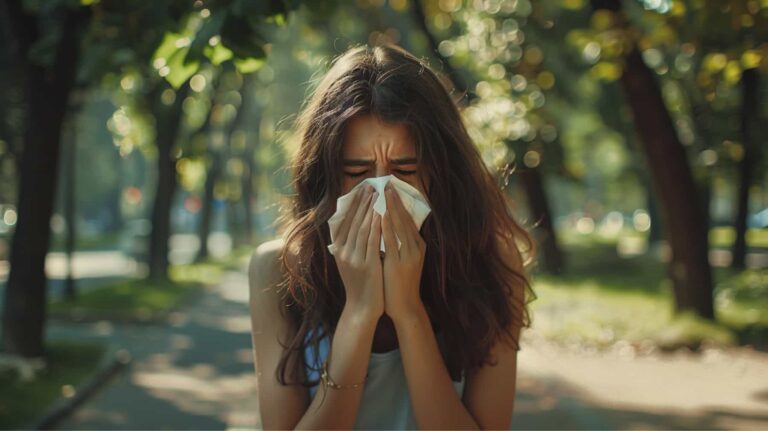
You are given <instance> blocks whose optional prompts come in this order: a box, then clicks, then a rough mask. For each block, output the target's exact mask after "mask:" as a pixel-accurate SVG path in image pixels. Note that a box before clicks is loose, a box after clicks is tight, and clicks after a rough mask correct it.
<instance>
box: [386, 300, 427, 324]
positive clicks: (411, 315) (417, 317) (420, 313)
mask: <svg viewBox="0 0 768 431" xmlns="http://www.w3.org/2000/svg"><path fill="white" fill-rule="evenodd" d="M388 314H389V313H388ZM390 317H391V318H392V322H394V323H395V326H398V325H413V324H416V323H420V322H421V321H423V320H426V321H427V322H429V315H428V314H427V309H426V307H424V303H423V302H421V301H418V302H417V303H415V304H413V305H412V306H410V307H404V308H403V309H402V310H401V311H400V312H399V313H396V314H395V315H390Z"/></svg>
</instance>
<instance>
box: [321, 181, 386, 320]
mask: <svg viewBox="0 0 768 431" xmlns="http://www.w3.org/2000/svg"><path fill="white" fill-rule="evenodd" d="M361 189H362V190H360V191H359V192H358V193H357V194H355V196H354V198H353V200H352V204H351V205H350V207H349V210H348V211H347V213H346V215H345V217H344V220H343V221H342V222H341V224H340V225H339V228H338V229H339V231H338V232H337V233H336V234H335V235H334V236H335V241H334V243H333V244H332V246H331V248H333V257H334V259H335V260H336V266H337V267H338V268H339V274H340V275H341V281H342V282H343V283H344V290H345V292H346V295H347V298H346V304H345V306H344V307H345V309H349V311H351V312H353V313H355V314H360V315H361V316H364V317H368V318H372V319H376V320H378V318H379V317H381V315H382V314H384V281H383V280H384V273H383V269H382V263H381V258H380V256H379V245H380V243H381V216H380V215H379V213H377V212H376V211H374V210H373V203H374V202H375V201H376V197H377V195H378V193H376V192H375V191H374V189H373V187H371V186H369V185H366V186H364V187H362V188H361Z"/></svg>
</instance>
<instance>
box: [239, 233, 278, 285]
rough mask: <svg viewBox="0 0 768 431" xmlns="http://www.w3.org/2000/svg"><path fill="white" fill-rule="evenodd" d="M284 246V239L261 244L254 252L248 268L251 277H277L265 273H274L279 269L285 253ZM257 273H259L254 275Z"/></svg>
mask: <svg viewBox="0 0 768 431" xmlns="http://www.w3.org/2000/svg"><path fill="white" fill-rule="evenodd" d="M283 244H284V241H283V239H282V238H277V239H273V240H270V241H266V242H263V243H261V244H259V246H258V247H256V249H255V250H254V251H253V254H251V262H250V265H249V266H248V273H249V275H260V276H265V275H275V274H266V273H264V271H267V272H274V270H275V269H279V258H280V254H281V253H282V251H283ZM255 271H257V272H256V273H254V272H255Z"/></svg>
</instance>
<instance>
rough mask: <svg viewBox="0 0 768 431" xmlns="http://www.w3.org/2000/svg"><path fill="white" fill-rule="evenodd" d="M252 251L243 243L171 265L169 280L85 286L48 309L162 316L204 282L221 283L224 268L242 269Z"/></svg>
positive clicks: (86, 315)
mask: <svg viewBox="0 0 768 431" xmlns="http://www.w3.org/2000/svg"><path fill="white" fill-rule="evenodd" d="M249 253H250V249H249V248H247V247H243V248H241V249H237V250H235V251H234V252H233V253H231V254H230V255H228V256H226V257H224V258H220V259H209V260H207V261H203V262H201V263H195V264H188V265H171V267H170V268H169V270H168V273H169V280H168V281H150V280H145V279H125V280H122V281H119V282H114V283H110V284H108V285H105V286H101V287H94V288H91V289H88V290H85V291H84V292H81V293H80V294H79V295H78V296H77V298H76V299H75V300H74V301H64V300H60V299H54V300H52V301H51V302H50V304H49V308H48V310H49V313H50V314H51V315H52V316H55V317H63V318H68V319H74V320H79V319H94V318H97V319H99V318H104V319H107V320H129V321H152V320H157V319H162V318H163V317H164V316H165V315H166V314H167V313H168V312H169V311H171V310H174V309H176V308H177V307H179V306H180V305H181V304H182V303H183V302H184V301H185V300H187V299H188V298H189V297H191V296H192V295H194V294H195V293H196V292H199V291H200V290H201V289H202V288H204V286H206V285H212V284H216V283H218V282H219V281H220V280H221V276H222V275H223V274H224V272H225V271H227V270H231V269H239V268H240V265H241V264H242V262H243V259H247V257H248V256H249Z"/></svg>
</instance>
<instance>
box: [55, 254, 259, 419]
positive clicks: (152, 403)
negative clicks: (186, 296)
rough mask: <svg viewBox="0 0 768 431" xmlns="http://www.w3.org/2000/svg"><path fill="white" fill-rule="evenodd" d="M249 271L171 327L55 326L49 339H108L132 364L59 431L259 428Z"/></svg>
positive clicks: (177, 316) (213, 290) (179, 315)
mask: <svg viewBox="0 0 768 431" xmlns="http://www.w3.org/2000/svg"><path fill="white" fill-rule="evenodd" d="M246 264H247V262H245V263H244V266H243V270H242V271H240V272H238V271H229V272H227V273H225V275H224V277H223V281H222V282H221V283H220V284H219V285H217V286H211V287H209V289H207V290H206V293H205V294H203V295H202V296H201V297H200V298H199V299H198V300H197V301H195V302H194V303H193V304H191V305H189V306H188V307H186V308H185V309H183V310H180V311H178V312H176V313H174V314H173V315H172V316H171V321H172V323H171V324H169V325H166V326H156V325H118V324H115V325H112V324H109V323H106V322H102V323H94V324H88V325H82V324H79V325H78V324H66V325H64V324H59V323H52V324H51V325H50V326H49V329H48V336H49V337H70V336H80V337H83V336H88V337H95V338H104V339H107V340H108V341H109V342H111V343H114V344H116V345H118V346H122V347H124V348H125V349H127V350H128V351H129V352H130V354H131V356H132V357H133V363H132V364H131V366H130V367H129V368H128V369H127V370H126V371H124V372H122V373H121V374H120V375H119V376H117V377H116V378H114V379H113V380H112V381H111V382H110V383H109V385H108V386H107V387H105V388H103V389H101V390H100V391H99V392H98V393H97V394H96V395H95V396H94V397H93V398H91V399H90V400H89V401H88V402H86V403H85V404H84V405H83V406H81V407H80V408H79V409H78V410H77V411H76V412H75V413H74V414H73V415H72V416H70V417H69V418H68V419H66V420H65V421H63V422H62V423H60V424H59V425H58V426H57V428H58V429H206V430H213V429H255V428H257V427H258V400H257V398H256V378H255V373H254V369H253V354H252V350H251V338H250V329H251V325H250V317H249V309H248V284H247V282H248V280H247V277H246V272H245V271H246V268H245V265H246Z"/></svg>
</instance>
